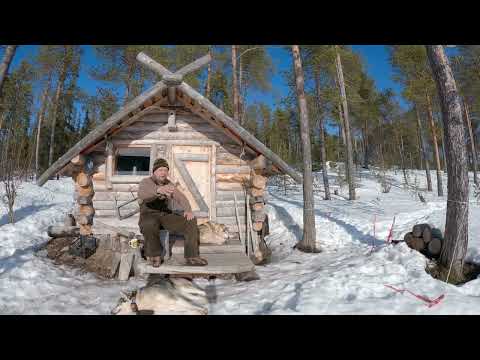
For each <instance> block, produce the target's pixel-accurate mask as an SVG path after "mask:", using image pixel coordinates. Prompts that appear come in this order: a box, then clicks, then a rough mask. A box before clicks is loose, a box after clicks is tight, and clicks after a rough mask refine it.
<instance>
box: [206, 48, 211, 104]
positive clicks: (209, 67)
mask: <svg viewBox="0 0 480 360" xmlns="http://www.w3.org/2000/svg"><path fill="white" fill-rule="evenodd" d="M208 54H209V55H210V56H212V48H211V47H209V48H208ZM211 82H212V62H211V61H210V62H209V63H208V67H207V81H206V84H205V97H206V98H207V99H208V100H210V91H211Z"/></svg>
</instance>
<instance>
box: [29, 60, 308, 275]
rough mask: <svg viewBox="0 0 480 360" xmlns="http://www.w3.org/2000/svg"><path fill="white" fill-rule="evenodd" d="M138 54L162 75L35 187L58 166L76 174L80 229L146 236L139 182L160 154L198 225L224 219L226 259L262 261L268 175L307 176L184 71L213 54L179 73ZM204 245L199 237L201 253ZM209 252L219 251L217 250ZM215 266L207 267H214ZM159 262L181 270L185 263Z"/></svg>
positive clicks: (298, 178) (58, 171)
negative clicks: (190, 81) (141, 222)
mask: <svg viewBox="0 0 480 360" xmlns="http://www.w3.org/2000/svg"><path fill="white" fill-rule="evenodd" d="M137 60H138V61H140V62H141V63H142V64H143V65H145V66H146V67H147V68H149V69H150V70H152V71H155V72H157V73H158V74H159V75H160V76H161V81H159V82H158V83H156V84H155V85H154V86H153V87H151V88H150V89H148V90H146V91H145V92H144V93H142V94H140V95H139V96H137V97H136V98H134V99H133V100H131V101H130V102H128V103H127V104H125V105H124V106H123V107H122V108H121V109H120V110H119V111H117V112H116V113H114V114H113V115H111V116H110V117H109V118H108V119H105V121H104V122H103V123H101V124H100V125H98V126H97V127H96V128H95V129H94V130H92V131H91V132H90V133H89V134H87V135H86V136H85V137H84V138H83V139H81V140H80V141H79V142H78V143H77V144H75V145H74V146H73V147H72V148H71V149H69V150H68V151H67V152H66V153H65V154H64V155H63V156H61V157H60V158H59V159H58V160H57V161H56V162H55V163H54V164H52V166H51V167H50V168H48V169H47V170H46V171H45V172H44V173H43V174H42V175H41V176H40V177H39V179H38V181H37V183H38V185H40V186H41V185H43V184H44V183H45V182H46V181H47V180H48V179H49V178H51V177H52V176H55V175H56V174H68V175H70V176H72V177H73V179H74V181H75V199H76V210H75V213H74V217H75V220H76V222H77V224H78V225H79V227H80V229H79V230H80V234H81V235H95V236H97V235H98V234H105V233H109V231H110V230H111V229H112V227H117V228H121V229H123V230H126V231H129V232H133V233H135V234H139V233H140V230H139V227H138V220H139V205H138V202H137V201H136V200H135V199H136V193H137V191H138V183H139V182H140V181H141V180H142V179H143V178H145V177H147V176H151V174H152V166H153V162H154V161H155V159H156V158H159V157H161V158H164V159H166V160H167V161H168V163H169V165H170V179H171V180H172V181H173V182H174V183H175V184H177V186H179V188H180V190H181V191H182V192H183V193H184V194H185V196H186V197H187V198H188V200H189V201H190V204H191V206H192V209H193V211H194V215H195V216H196V219H197V222H198V224H199V225H200V224H203V223H205V222H209V221H210V222H214V223H218V224H224V225H225V226H226V227H227V229H228V234H229V238H228V241H227V242H226V243H225V244H224V245H221V246H222V249H224V252H223V258H222V259H223V260H222V261H223V262H222V261H220V262H221V263H222V264H223V265H235V262H236V263H242V264H247V267H249V266H250V265H252V263H251V262H250V261H248V263H246V262H245V259H247V260H250V259H255V256H256V255H255V254H257V255H258V251H259V248H260V246H259V244H261V242H262V240H263V237H264V236H265V235H266V234H268V216H267V214H266V213H265V210H264V205H265V197H264V195H265V187H266V182H267V178H268V176H270V175H272V174H277V173H283V174H288V175H290V176H291V177H292V178H293V179H294V180H295V181H296V182H298V183H301V181H302V178H301V175H300V174H299V173H298V172H297V171H295V170H294V169H293V168H291V167H290V166H289V165H288V164H287V163H286V162H285V161H284V160H282V159H281V158H280V157H279V156H278V155H277V154H275V153H274V152H273V151H271V150H270V149H269V148H267V147H266V146H265V145H264V144H263V143H262V142H260V141H259V140H258V139H256V138H255V137H254V136H253V135H252V134H250V133H249V132H248V131H247V130H245V129H244V128H242V127H241V126H240V125H239V124H238V122H236V121H234V120H233V119H232V118H231V117H230V116H228V115H227V114H225V113H224V112H223V111H221V110H220V109H218V108H217V107H216V106H215V105H214V104H212V103H211V102H210V101H209V100H208V99H206V98H205V97H204V96H202V95H201V94H200V93H198V92H197V91H196V90H195V89H193V88H192V87H190V86H189V85H188V84H187V83H185V82H184V81H183V76H184V75H186V74H188V73H190V72H192V71H195V70H197V69H199V68H200V67H202V66H204V65H205V64H207V63H208V62H209V61H210V60H211V58H210V56H209V55H206V56H204V57H202V58H200V59H198V60H196V61H195V62H193V63H191V64H189V65H187V66H185V67H183V68H181V69H180V70H178V71H177V72H175V73H171V72H170V71H169V70H167V69H166V68H164V67H163V66H162V65H161V64H159V63H157V62H155V61H154V60H152V59H151V58H149V57H148V56H147V55H146V54H144V53H140V54H138V56H137ZM173 207H174V208H175V207H176V205H175V204H173ZM172 236H174V234H172ZM247 239H250V242H251V245H252V246H251V247H249V246H248V242H247ZM246 243H247V245H245V244H246ZM179 244H181V239H180V242H179ZM207 248H208V247H207V246H203V245H202V244H201V247H200V252H201V254H206V252H208V249H207ZM210 248H212V247H210ZM239 249H240V250H239ZM244 249H245V251H244ZM249 249H250V250H249ZM210 250H211V249H210ZM212 252H214V253H216V254H217V255H218V254H219V250H218V248H216V249H215V250H214V251H213V250H212ZM232 252H236V253H241V254H242V255H243V254H244V253H246V255H244V256H243V257H244V258H245V259H241V260H239V257H238V256H237V257H232V256H231V255H232V254H231V253H232ZM229 253H230V255H229ZM229 256H230V257H229ZM209 262H211V260H209ZM214 263H215V261H214ZM254 263H255V261H254ZM237 265H238V264H237ZM212 266H213V265H212ZM212 266H210V265H209V267H208V269H207V270H205V271H206V272H210V273H215V271H216V269H213V268H212ZM227 268H228V269H230V270H228V271H230V272H241V271H244V270H245V269H246V267H245V266H243V267H238V266H237V267H235V266H233V267H228V266H223V270H225V269H227ZM158 269H161V270H160V271H164V272H169V271H171V272H173V273H175V271H177V270H178V269H179V267H177V268H176V270H171V269H170V270H168V269H167V268H166V267H164V266H163V265H162V266H161V267H160V268H158ZM165 269H167V270H165ZM190 270H191V269H190ZM217 270H218V269H217ZM223 270H222V271H223ZM150 271H151V272H154V270H153V268H152V269H150ZM197 271H198V269H197ZM218 271H220V270H218ZM228 271H226V270H225V272H228Z"/></svg>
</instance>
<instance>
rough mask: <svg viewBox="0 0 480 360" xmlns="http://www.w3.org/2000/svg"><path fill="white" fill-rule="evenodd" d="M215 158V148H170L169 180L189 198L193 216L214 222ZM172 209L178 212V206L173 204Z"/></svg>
mask: <svg viewBox="0 0 480 360" xmlns="http://www.w3.org/2000/svg"><path fill="white" fill-rule="evenodd" d="M214 158H215V157H214V149H213V147H212V146H200V145H198V146H196V145H195V146H192V145H188V146H187V145H172V147H171V152H170V164H171V165H170V177H171V179H172V180H173V181H177V182H178V183H179V190H180V191H182V192H183V194H184V195H185V196H186V197H187V199H188V201H189V202H190V205H191V207H192V210H193V213H194V215H195V216H196V217H197V218H198V219H199V220H201V219H203V220H208V219H210V220H211V219H212V214H214V213H215V206H214V204H215V202H214V201H215V199H214V194H213V193H214V190H213V186H214V183H215V173H214V166H215V162H214V160H213V159H214ZM212 177H213V179H212ZM212 182H213V184H212ZM212 185H213V186H212ZM173 208H174V209H176V208H177V204H175V203H174V204H173Z"/></svg>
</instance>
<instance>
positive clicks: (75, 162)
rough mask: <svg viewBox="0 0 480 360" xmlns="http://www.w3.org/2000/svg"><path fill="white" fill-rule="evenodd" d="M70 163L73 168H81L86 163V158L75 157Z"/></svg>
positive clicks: (81, 156) (82, 156)
mask: <svg viewBox="0 0 480 360" xmlns="http://www.w3.org/2000/svg"><path fill="white" fill-rule="evenodd" d="M70 162H71V163H72V164H73V165H75V166H83V165H85V163H86V158H85V156H84V155H81V154H79V155H77V156H75V157H73V158H72V160H70Z"/></svg>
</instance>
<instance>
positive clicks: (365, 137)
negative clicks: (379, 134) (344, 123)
mask: <svg viewBox="0 0 480 360" xmlns="http://www.w3.org/2000/svg"><path fill="white" fill-rule="evenodd" d="M363 149H364V150H363V151H364V153H363V167H364V168H365V169H368V122H367V118H365V120H364V121H363Z"/></svg>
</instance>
